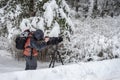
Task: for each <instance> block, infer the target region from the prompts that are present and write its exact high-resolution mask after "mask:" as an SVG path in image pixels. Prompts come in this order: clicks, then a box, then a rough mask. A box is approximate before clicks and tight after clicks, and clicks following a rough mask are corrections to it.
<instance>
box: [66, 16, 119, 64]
mask: <svg viewBox="0 0 120 80" xmlns="http://www.w3.org/2000/svg"><path fill="white" fill-rule="evenodd" d="M119 19H120V17H114V18H111V17H107V18H99V19H91V18H87V19H86V20H81V19H79V20H75V21H74V23H75V25H76V27H75V28H76V29H75V33H74V35H72V36H71V41H70V42H69V43H68V44H67V47H68V48H67V49H68V52H67V53H66V54H65V55H66V59H65V61H66V62H71V61H72V62H75V61H91V60H103V59H111V58H117V57H120V53H119V52H120V43H119V40H120V37H119V36H120V32H119V30H120V27H119V25H120V21H119Z"/></svg>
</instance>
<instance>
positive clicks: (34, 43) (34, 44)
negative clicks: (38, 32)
mask: <svg viewBox="0 0 120 80" xmlns="http://www.w3.org/2000/svg"><path fill="white" fill-rule="evenodd" d="M30 45H31V47H32V48H35V49H36V50H39V51H40V50H41V49H43V48H45V47H46V46H47V43H46V42H41V43H38V42H37V41H36V40H35V39H33V38H31V40H30Z"/></svg>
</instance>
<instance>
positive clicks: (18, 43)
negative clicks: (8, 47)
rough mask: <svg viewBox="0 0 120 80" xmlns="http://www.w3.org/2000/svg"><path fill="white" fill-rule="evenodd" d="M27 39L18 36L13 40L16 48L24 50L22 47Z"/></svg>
mask: <svg viewBox="0 0 120 80" xmlns="http://www.w3.org/2000/svg"><path fill="white" fill-rule="evenodd" d="M26 40H27V37H20V36H18V37H17V38H16V40H15V43H16V48H17V49H20V50H23V49H24V45H25V43H26Z"/></svg>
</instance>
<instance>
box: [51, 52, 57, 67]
mask: <svg viewBox="0 0 120 80" xmlns="http://www.w3.org/2000/svg"><path fill="white" fill-rule="evenodd" d="M56 57H57V55H56V53H55V54H54V58H53V65H52V68H54V65H55V60H56Z"/></svg>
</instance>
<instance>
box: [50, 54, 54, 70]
mask: <svg viewBox="0 0 120 80" xmlns="http://www.w3.org/2000/svg"><path fill="white" fill-rule="evenodd" d="M53 61H54V55H52V58H51V61H50V64H49V68H50V67H51V64H52V63H53Z"/></svg>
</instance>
